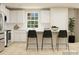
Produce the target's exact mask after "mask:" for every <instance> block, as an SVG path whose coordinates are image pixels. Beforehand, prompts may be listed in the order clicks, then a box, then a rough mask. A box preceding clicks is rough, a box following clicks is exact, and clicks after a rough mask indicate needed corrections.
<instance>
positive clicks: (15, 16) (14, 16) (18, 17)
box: [8, 10, 25, 23]
mask: <svg viewBox="0 0 79 59" xmlns="http://www.w3.org/2000/svg"><path fill="white" fill-rule="evenodd" d="M24 17H25V11H23V10H12V11H10V20H9V21H8V22H9V23H24V20H25V18H24Z"/></svg>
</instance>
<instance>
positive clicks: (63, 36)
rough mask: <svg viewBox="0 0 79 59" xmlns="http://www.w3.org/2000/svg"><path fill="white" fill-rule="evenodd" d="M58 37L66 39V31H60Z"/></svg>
mask: <svg viewBox="0 0 79 59" xmlns="http://www.w3.org/2000/svg"><path fill="white" fill-rule="evenodd" d="M58 37H61V38H66V37H67V30H60V31H59V33H58Z"/></svg>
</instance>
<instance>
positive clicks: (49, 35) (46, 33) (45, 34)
mask: <svg viewBox="0 0 79 59" xmlns="http://www.w3.org/2000/svg"><path fill="white" fill-rule="evenodd" d="M44 38H51V46H52V49H53V40H52V32H51V30H44V32H43V37H42V46H41V50H43V41H44Z"/></svg>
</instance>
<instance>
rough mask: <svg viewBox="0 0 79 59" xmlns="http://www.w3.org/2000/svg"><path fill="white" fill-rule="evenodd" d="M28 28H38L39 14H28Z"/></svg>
mask: <svg viewBox="0 0 79 59" xmlns="http://www.w3.org/2000/svg"><path fill="white" fill-rule="evenodd" d="M27 20H28V21H27V27H28V28H38V13H27Z"/></svg>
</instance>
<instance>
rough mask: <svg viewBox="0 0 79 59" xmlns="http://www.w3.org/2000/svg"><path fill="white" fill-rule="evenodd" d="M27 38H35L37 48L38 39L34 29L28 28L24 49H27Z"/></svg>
mask: <svg viewBox="0 0 79 59" xmlns="http://www.w3.org/2000/svg"><path fill="white" fill-rule="evenodd" d="M29 38H36V45H37V50H38V39H37V33H36V30H29V31H28V37H27V47H26V50H27V49H28V42H29Z"/></svg>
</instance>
